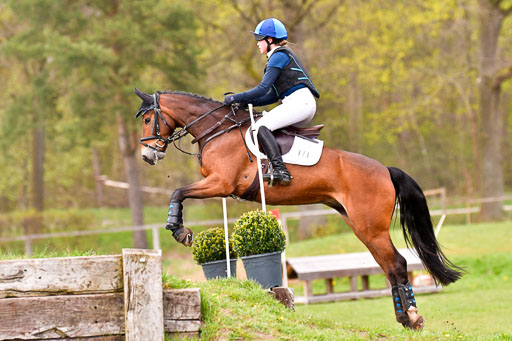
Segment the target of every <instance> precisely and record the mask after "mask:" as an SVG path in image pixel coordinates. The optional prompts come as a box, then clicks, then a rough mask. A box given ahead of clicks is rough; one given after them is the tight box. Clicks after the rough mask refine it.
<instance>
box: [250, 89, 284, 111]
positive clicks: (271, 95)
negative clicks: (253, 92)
mask: <svg viewBox="0 0 512 341" xmlns="http://www.w3.org/2000/svg"><path fill="white" fill-rule="evenodd" d="M277 101H279V97H277V95H276V92H275V91H272V90H270V91H269V92H267V94H266V95H264V96H261V97H260V98H256V99H253V100H252V101H251V103H252V105H254V106H255V107H261V106H264V105H269V104H272V103H276V102H277Z"/></svg>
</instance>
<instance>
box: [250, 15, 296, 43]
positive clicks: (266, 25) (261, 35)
mask: <svg viewBox="0 0 512 341" xmlns="http://www.w3.org/2000/svg"><path fill="white" fill-rule="evenodd" d="M251 32H252V33H254V39H256V40H262V39H265V37H272V38H276V39H286V38H288V32H286V27H284V25H283V23H282V22H280V21H279V20H277V19H276V18H268V19H265V20H263V21H262V22H260V23H259V24H258V26H256V28H255V29H254V32H253V31H251Z"/></svg>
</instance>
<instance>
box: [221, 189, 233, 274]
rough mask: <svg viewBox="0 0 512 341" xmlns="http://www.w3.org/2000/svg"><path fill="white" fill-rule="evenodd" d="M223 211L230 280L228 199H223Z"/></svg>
mask: <svg viewBox="0 0 512 341" xmlns="http://www.w3.org/2000/svg"><path fill="white" fill-rule="evenodd" d="M222 210H223V211H224V241H225V242H226V262H227V269H228V278H230V277H231V262H230V259H229V235H228V212H227V208H226V198H222Z"/></svg>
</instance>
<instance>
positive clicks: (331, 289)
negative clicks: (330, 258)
mask: <svg viewBox="0 0 512 341" xmlns="http://www.w3.org/2000/svg"><path fill="white" fill-rule="evenodd" d="M325 286H326V288H327V293H328V294H332V293H334V285H333V279H332V278H327V279H326V280H325Z"/></svg>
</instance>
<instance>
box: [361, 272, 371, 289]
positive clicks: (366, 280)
mask: <svg viewBox="0 0 512 341" xmlns="http://www.w3.org/2000/svg"><path fill="white" fill-rule="evenodd" d="M361 278H362V279H363V290H370V277H369V276H368V275H363V276H361Z"/></svg>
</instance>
